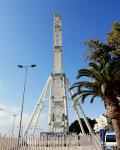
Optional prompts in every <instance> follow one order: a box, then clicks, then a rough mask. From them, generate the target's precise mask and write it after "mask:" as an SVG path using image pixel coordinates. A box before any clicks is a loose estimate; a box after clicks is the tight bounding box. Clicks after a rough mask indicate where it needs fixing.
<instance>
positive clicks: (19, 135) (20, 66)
mask: <svg viewBox="0 0 120 150" xmlns="http://www.w3.org/2000/svg"><path fill="white" fill-rule="evenodd" d="M34 67H36V64H32V65H29V66H23V65H18V68H25V79H24V87H23V98H22V108H21V115H20V125H19V133H18V147H19V139H20V137H21V127H22V115H23V106H24V97H25V90H26V89H25V88H26V79H27V71H28V68H34Z"/></svg>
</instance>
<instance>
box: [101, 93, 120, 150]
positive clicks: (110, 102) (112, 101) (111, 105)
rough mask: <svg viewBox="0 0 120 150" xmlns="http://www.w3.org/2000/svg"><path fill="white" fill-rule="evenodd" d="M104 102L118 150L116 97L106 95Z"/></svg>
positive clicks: (119, 112)
mask: <svg viewBox="0 0 120 150" xmlns="http://www.w3.org/2000/svg"><path fill="white" fill-rule="evenodd" d="M104 100H105V104H106V108H107V112H108V117H109V118H110V119H111V120H112V124H113V128H114V131H115V135H116V142H117V150H120V106H119V104H118V103H117V102H118V100H117V98H116V97H114V98H113V97H112V96H110V95H109V96H106V97H105V99H104Z"/></svg>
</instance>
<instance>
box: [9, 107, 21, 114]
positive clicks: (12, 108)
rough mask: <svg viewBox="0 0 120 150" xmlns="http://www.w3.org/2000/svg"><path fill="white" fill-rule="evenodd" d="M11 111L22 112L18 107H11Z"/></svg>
mask: <svg viewBox="0 0 120 150" xmlns="http://www.w3.org/2000/svg"><path fill="white" fill-rule="evenodd" d="M10 111H11V112H12V113H18V112H20V108H19V107H17V106H11V107H10Z"/></svg>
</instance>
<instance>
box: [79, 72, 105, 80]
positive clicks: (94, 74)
mask: <svg viewBox="0 0 120 150" xmlns="http://www.w3.org/2000/svg"><path fill="white" fill-rule="evenodd" d="M83 76H86V77H90V78H93V79H95V80H97V81H99V82H101V83H102V82H103V78H102V76H101V74H99V73H98V72H97V71H96V72H95V71H94V70H89V69H81V70H79V72H78V76H77V79H79V78H80V77H83Z"/></svg>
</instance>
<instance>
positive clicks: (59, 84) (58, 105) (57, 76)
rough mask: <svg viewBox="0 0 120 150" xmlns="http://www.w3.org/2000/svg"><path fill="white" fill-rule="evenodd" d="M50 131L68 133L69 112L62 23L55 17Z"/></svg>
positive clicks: (58, 17) (57, 16)
mask: <svg viewBox="0 0 120 150" xmlns="http://www.w3.org/2000/svg"><path fill="white" fill-rule="evenodd" d="M51 78H52V82H51V102H50V104H51V105H50V119H49V131H52V132H68V111H67V97H66V88H65V78H64V74H63V72H62V21H61V16H60V15H59V14H55V15H54V67H53V74H52V75H51Z"/></svg>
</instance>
